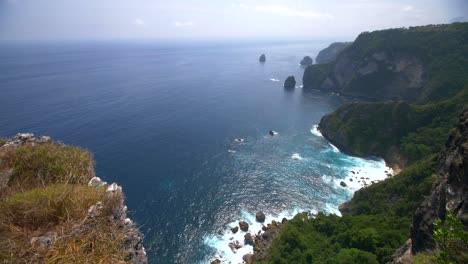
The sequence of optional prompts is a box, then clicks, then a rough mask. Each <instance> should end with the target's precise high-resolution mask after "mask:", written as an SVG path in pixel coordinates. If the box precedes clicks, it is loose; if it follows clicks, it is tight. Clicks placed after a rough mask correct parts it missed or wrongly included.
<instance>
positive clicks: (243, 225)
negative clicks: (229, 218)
mask: <svg viewBox="0 0 468 264" xmlns="http://www.w3.org/2000/svg"><path fill="white" fill-rule="evenodd" d="M239 227H240V230H242V231H244V232H247V231H248V230H249V224H248V223H247V222H245V221H240V222H239Z"/></svg>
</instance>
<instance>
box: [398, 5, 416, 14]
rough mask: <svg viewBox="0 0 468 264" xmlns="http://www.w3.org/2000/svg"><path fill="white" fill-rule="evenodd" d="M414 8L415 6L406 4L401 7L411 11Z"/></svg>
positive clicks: (404, 10)
mask: <svg viewBox="0 0 468 264" xmlns="http://www.w3.org/2000/svg"><path fill="white" fill-rule="evenodd" d="M413 10H414V6H411V5H405V6H404V7H402V8H401V11H403V12H410V11H413Z"/></svg>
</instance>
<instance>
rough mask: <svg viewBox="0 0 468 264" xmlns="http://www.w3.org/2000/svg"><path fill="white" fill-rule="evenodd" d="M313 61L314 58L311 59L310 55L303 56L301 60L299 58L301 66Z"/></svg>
mask: <svg viewBox="0 0 468 264" xmlns="http://www.w3.org/2000/svg"><path fill="white" fill-rule="evenodd" d="M313 63H314V60H312V58H311V57H309V56H305V57H304V58H303V59H302V60H301V65H302V66H309V65H312V64H313Z"/></svg>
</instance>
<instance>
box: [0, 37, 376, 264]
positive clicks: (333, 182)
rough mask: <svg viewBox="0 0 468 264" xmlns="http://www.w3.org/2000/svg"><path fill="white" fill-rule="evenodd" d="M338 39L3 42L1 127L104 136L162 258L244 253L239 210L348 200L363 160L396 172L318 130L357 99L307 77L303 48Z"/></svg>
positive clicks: (107, 157) (270, 211)
mask: <svg viewBox="0 0 468 264" xmlns="http://www.w3.org/2000/svg"><path fill="white" fill-rule="evenodd" d="M327 45H328V43H321V42H303V43H301V42H299V43H284V42H277V43H248V42H242V43H223V42H220V43H216V44H213V43H210V44H207V43H197V44H186V43H175V44H170V43H151V42H146V43H143V42H127V43H124V42H101V43H93V42H83V43H41V44H18V45H1V48H0V73H1V74H0V90H1V93H2V97H1V99H0V135H2V136H12V135H14V134H15V133H18V132H33V133H36V134H43V135H49V136H52V137H53V138H54V139H56V140H61V141H63V142H65V143H69V144H76V145H80V146H84V147H86V148H88V149H90V150H91V151H92V152H93V153H94V155H95V159H96V172H97V174H98V176H100V177H101V178H103V179H104V180H106V181H117V182H118V183H119V184H121V185H122V186H123V188H124V191H125V194H126V199H127V200H126V203H127V205H128V207H129V209H130V211H131V212H132V218H133V219H135V220H136V221H137V223H139V224H140V225H141V230H142V231H143V232H144V234H145V236H146V239H145V247H146V248H147V249H148V254H149V256H150V262H151V263H204V262H207V261H209V260H210V259H212V258H214V257H221V258H222V259H223V261H225V263H228V260H231V261H232V262H233V263H236V262H237V261H238V260H239V259H241V258H242V256H241V254H242V252H244V251H245V252H248V251H249V250H251V248H249V247H245V248H244V249H242V250H243V251H242V252H239V253H237V254H234V253H232V252H230V250H229V249H226V246H227V242H228V241H229V239H230V238H231V237H233V236H232V235H231V234H230V233H229V231H228V230H229V227H230V226H232V225H234V222H235V221H238V220H240V219H244V220H249V221H250V222H251V223H252V224H254V221H253V214H254V213H255V212H256V211H257V210H263V211H264V212H265V213H266V214H267V219H273V218H274V217H276V218H282V217H283V216H291V215H292V214H293V213H294V212H298V211H302V210H312V211H318V210H320V211H327V212H336V206H337V205H338V204H339V203H341V202H343V201H345V200H346V199H349V198H350V197H351V195H352V191H353V190H355V189H356V188H358V187H359V186H350V187H348V188H342V187H340V186H339V182H340V181H341V180H343V179H344V180H346V178H347V177H351V176H350V170H355V171H359V170H361V175H366V177H381V176H382V175H384V172H383V171H384V170H385V165H384V163H383V161H381V160H363V159H358V158H353V157H349V156H346V155H344V154H342V153H340V152H339V151H338V150H336V149H335V148H334V147H333V146H331V145H330V144H329V143H328V142H327V141H326V140H324V138H323V137H321V136H320V134H318V133H317V132H316V131H314V130H313V126H314V125H315V124H318V122H319V120H320V118H321V117H322V116H323V115H324V114H326V113H328V112H330V111H332V110H333V109H335V108H336V107H338V106H339V105H340V104H342V103H343V102H344V101H345V100H344V99H343V98H340V97H337V96H334V95H328V94H321V93H318V92H311V93H304V92H303V91H302V89H301V84H302V82H301V79H302V73H303V68H301V67H300V66H299V62H300V60H301V59H302V58H303V57H304V56H305V55H310V56H312V57H315V55H316V54H317V53H318V51H319V50H320V49H321V48H324V47H326V46H327ZM262 53H265V54H266V55H267V62H266V63H265V64H260V63H258V56H259V55H260V54H262ZM289 75H294V76H295V77H296V80H297V88H296V89H295V90H294V91H285V90H284V89H283V87H282V84H283V81H284V80H285V79H286V77H287V76H289ZM269 130H275V131H277V132H278V135H276V136H274V137H272V136H270V135H269V134H268V131H269ZM235 138H244V139H245V141H244V142H243V143H237V142H235V141H234V139H235ZM256 228H257V229H258V228H259V226H258V225H255V224H254V226H253V227H252V231H255V230H256ZM239 234H241V233H239ZM241 235H242V236H243V234H241ZM236 239H237V238H236Z"/></svg>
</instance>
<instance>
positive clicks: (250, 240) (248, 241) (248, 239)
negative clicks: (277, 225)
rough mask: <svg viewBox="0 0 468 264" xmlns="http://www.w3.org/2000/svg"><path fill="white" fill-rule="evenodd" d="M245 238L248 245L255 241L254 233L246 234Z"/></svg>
mask: <svg viewBox="0 0 468 264" xmlns="http://www.w3.org/2000/svg"><path fill="white" fill-rule="evenodd" d="M244 239H245V244H246V245H252V246H253V243H254V241H253V237H252V235H251V234H250V233H247V234H245V236H244Z"/></svg>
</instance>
